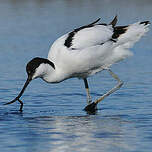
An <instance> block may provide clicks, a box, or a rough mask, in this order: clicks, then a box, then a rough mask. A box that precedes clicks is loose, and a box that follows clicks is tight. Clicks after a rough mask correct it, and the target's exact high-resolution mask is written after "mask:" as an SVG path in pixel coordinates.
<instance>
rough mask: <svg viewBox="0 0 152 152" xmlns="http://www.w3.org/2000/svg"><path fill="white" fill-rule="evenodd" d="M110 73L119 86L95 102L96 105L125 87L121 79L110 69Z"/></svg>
mask: <svg viewBox="0 0 152 152" xmlns="http://www.w3.org/2000/svg"><path fill="white" fill-rule="evenodd" d="M108 72H109V73H110V75H111V76H112V77H113V78H114V79H115V80H117V81H118V84H117V85H116V86H115V87H113V88H112V89H111V90H109V91H108V92H107V93H105V94H104V95H103V96H101V97H100V98H99V99H97V100H96V101H95V104H98V103H99V102H101V101H102V100H103V99H104V98H105V97H107V96H109V95H110V94H112V93H113V92H115V91H117V90H118V89H119V88H120V87H121V86H122V85H123V82H122V81H121V80H120V79H119V77H118V76H117V75H116V74H114V73H113V72H112V71H111V70H110V69H108Z"/></svg>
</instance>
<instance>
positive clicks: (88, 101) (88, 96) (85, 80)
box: [83, 78, 92, 105]
mask: <svg viewBox="0 0 152 152" xmlns="http://www.w3.org/2000/svg"><path fill="white" fill-rule="evenodd" d="M83 80H84V85H85V89H86V94H87V104H88V105H89V104H90V103H91V102H92V99H91V96H90V91H89V85H88V81H87V79H86V78H84V79H83Z"/></svg>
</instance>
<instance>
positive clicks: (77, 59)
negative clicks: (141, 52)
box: [48, 21, 149, 75]
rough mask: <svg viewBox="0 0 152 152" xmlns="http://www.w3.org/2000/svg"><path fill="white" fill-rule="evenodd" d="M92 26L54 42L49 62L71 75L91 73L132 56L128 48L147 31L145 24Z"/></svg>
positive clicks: (146, 24) (147, 23)
mask: <svg viewBox="0 0 152 152" xmlns="http://www.w3.org/2000/svg"><path fill="white" fill-rule="evenodd" d="M95 23H96V22H93V24H89V26H88V25H87V26H83V27H81V28H78V29H75V30H74V31H72V32H70V33H68V34H65V35H63V36H62V37H60V38H59V39H57V40H56V41H55V42H54V44H53V45H52V47H51V49H50V52H49V54H48V59H49V60H51V61H53V62H55V64H56V65H57V66H58V67H59V68H61V69H63V70H65V71H66V72H67V73H68V72H69V73H71V74H73V75H75V73H76V75H79V73H81V75H83V73H85V75H87V74H88V75H90V74H94V73H96V72H99V71H101V70H102V69H105V68H109V67H110V66H111V65H112V64H114V63H116V62H118V61H120V60H123V59H125V58H126V57H128V56H130V55H132V53H131V52H130V51H129V50H128V49H129V48H130V47H132V45H133V44H134V43H135V42H137V41H138V40H139V39H140V38H141V36H143V35H144V34H145V33H146V32H147V31H148V25H149V22H147V21H146V22H137V23H135V24H131V25H128V26H115V25H114V26H113V25H109V24H95ZM86 73H87V74H86Z"/></svg>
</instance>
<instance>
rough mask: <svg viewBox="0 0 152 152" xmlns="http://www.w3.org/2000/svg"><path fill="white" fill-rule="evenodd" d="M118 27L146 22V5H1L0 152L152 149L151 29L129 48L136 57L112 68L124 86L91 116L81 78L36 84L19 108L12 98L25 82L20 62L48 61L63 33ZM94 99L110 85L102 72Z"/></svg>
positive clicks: (40, 1)
mask: <svg viewBox="0 0 152 152" xmlns="http://www.w3.org/2000/svg"><path fill="white" fill-rule="evenodd" d="M116 14H117V15H118V24H119V25H125V24H131V23H133V22H137V21H143V20H151V14H152V2H151V0H144V1H143V0H134V1H132V0H128V1H123V0H115V1H112V0H103V1H100V0H93V1H92V0H85V1H82V0H77V1H74V0H62V1H59V0H58V1H56V0H50V1H49V0H45V1H44V0H26V1H20V0H5V1H3V0H2V1H0V71H1V73H0V84H1V85H0V100H1V104H0V150H1V151H4V152H10V151H16V152H34V151H35V152H46V151H47V152H48V151H50V152H92V151H93V152H109V151H113V152H118V151H120V152H151V149H152V145H151V143H152V110H151V107H152V93H151V90H152V85H151V82H152V70H151V65H152V60H151V56H152V48H151V44H152V36H151V35H152V32H151V31H149V32H148V33H147V34H146V36H145V37H143V38H142V39H141V41H140V42H138V43H137V44H136V45H135V46H134V47H133V48H132V51H133V52H134V56H133V57H131V58H129V59H127V60H125V61H123V62H121V63H119V64H117V65H114V66H113V67H112V70H113V71H114V72H115V73H116V74H117V75H119V77H120V78H121V79H122V80H123V81H124V86H123V87H122V88H121V89H120V90H119V91H117V92H116V93H114V94H113V95H111V96H110V97H108V98H106V99H105V100H104V101H103V102H102V103H101V104H99V110H98V112H97V114H95V115H89V114H87V113H86V112H85V111H83V110H82V109H83V108H84V107H85V105H86V95H85V89H84V84H83V81H82V80H78V79H70V80H66V81H65V82H62V83H60V84H53V85H51V84H47V83H45V82H43V81H42V80H40V79H37V80H34V81H33V82H32V83H31V84H30V85H29V87H28V88H27V90H26V92H25V94H24V96H23V97H22V99H23V101H24V111H23V112H22V113H20V112H19V111H18V109H19V104H18V103H14V104H12V105H9V106H3V104H4V103H6V102H8V101H10V100H11V99H13V98H14V97H15V96H16V95H17V93H18V92H19V91H20V89H21V88H22V86H23V84H24V82H25V80H26V77H27V76H26V72H25V67H26V63H27V62H28V61H29V60H31V59H32V58H33V57H35V56H40V57H46V56H47V54H48V51H49V48H50V46H51V45H52V43H53V42H54V41H55V40H56V39H57V38H58V37H59V36H61V35H63V34H65V33H66V32H69V31H71V30H72V29H74V28H76V27H79V26H81V25H85V24H88V23H90V22H93V21H94V20H96V19H97V18H98V17H101V20H102V21H103V22H107V23H109V22H110V21H111V20H112V19H113V17H114V16H115V15H116ZM89 84H90V89H91V95H92V98H93V99H94V100H95V99H96V98H97V97H99V96H100V95H101V94H103V93H104V92H106V91H107V90H108V89H111V88H112V87H113V86H114V85H115V84H116V82H115V81H114V80H113V79H112V78H111V77H110V76H109V74H108V73H107V72H106V71H104V72H102V73H100V74H97V75H95V76H94V77H90V78H89Z"/></svg>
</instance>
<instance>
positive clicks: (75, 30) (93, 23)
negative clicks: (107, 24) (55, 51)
mask: <svg viewBox="0 0 152 152" xmlns="http://www.w3.org/2000/svg"><path fill="white" fill-rule="evenodd" d="M99 20H100V18H98V19H97V20H96V21H94V22H92V23H91V24H88V25H85V26H82V27H79V28H77V29H74V31H72V32H70V33H69V35H68V37H67V39H66V40H65V43H64V45H65V46H66V47H68V48H69V47H71V46H72V40H73V37H74V35H75V34H76V33H77V32H78V31H80V30H82V29H84V28H89V27H93V26H94V25H95V23H97V22H98V21H99Z"/></svg>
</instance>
